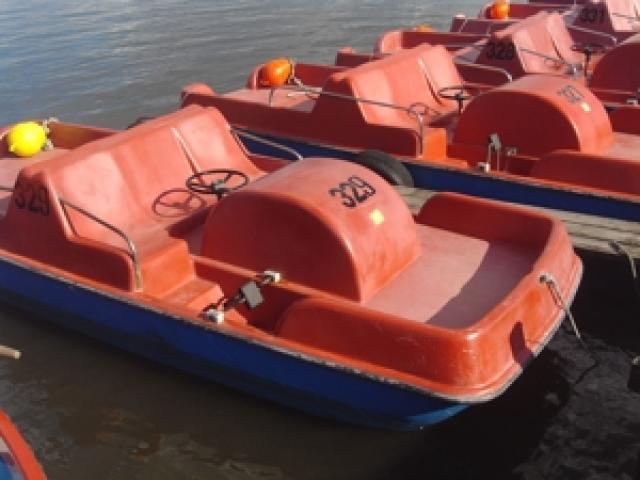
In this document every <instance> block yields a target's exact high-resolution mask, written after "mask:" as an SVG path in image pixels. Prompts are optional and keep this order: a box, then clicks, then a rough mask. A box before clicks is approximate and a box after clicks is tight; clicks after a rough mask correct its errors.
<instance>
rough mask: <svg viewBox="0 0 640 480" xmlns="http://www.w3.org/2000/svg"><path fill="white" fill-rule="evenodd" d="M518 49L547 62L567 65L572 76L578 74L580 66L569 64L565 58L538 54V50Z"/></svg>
mask: <svg viewBox="0 0 640 480" xmlns="http://www.w3.org/2000/svg"><path fill="white" fill-rule="evenodd" d="M516 48H517V49H518V50H520V51H521V52H525V53H530V54H531V55H537V56H538V57H541V58H544V59H545V60H550V61H552V62H556V63H559V64H561V65H566V66H567V67H569V69H570V70H571V72H570V73H571V74H572V75H576V74H577V73H578V67H579V65H575V64H573V63H571V62H567V61H566V60H565V59H564V58H560V57H553V56H551V55H547V54H546V53H542V52H538V51H536V50H531V49H529V48H524V47H516Z"/></svg>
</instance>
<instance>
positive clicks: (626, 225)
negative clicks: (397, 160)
mask: <svg viewBox="0 0 640 480" xmlns="http://www.w3.org/2000/svg"><path fill="white" fill-rule="evenodd" d="M396 189H397V191H398V192H399V193H400V195H401V196H402V197H403V198H404V200H405V202H407V205H408V206H409V209H410V210H411V211H412V212H413V213H414V214H415V213H417V212H418V211H419V210H420V209H421V208H422V206H423V205H424V203H425V202H427V201H428V200H429V198H431V197H432V196H433V195H435V194H436V193H437V192H434V191H431V190H423V189H418V188H408V187H396ZM514 205H515V204H514ZM517 205H518V206H520V207H523V208H531V209H533V210H537V211H542V212H545V213H547V214H550V215H553V216H556V217H558V218H560V219H561V220H562V221H563V222H564V224H565V225H566V227H567V231H568V232H569V235H571V239H572V241H573V245H574V247H575V248H576V249H578V250H584V251H588V252H596V253H599V254H605V255H615V256H618V255H620V253H619V252H617V251H616V250H615V249H614V248H613V247H612V246H611V242H615V243H617V244H618V245H620V246H621V247H622V248H623V249H624V250H625V251H626V252H628V253H629V254H630V255H631V256H632V257H633V258H634V259H639V258H640V222H630V221H626V220H617V219H614V218H608V217H600V216H597V215H588V214H583V213H575V212H568V211H564V210H555V209H550V208H542V207H533V206H529V205H520V204H517Z"/></svg>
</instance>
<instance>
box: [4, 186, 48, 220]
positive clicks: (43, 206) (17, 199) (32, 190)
mask: <svg viewBox="0 0 640 480" xmlns="http://www.w3.org/2000/svg"><path fill="white" fill-rule="evenodd" d="M13 203H15V205H16V207H18V208H20V209H26V210H27V211H29V212H33V213H39V214H40V215H45V216H46V215H49V211H50V208H49V194H48V193H47V189H46V188H45V187H44V186H42V185H39V186H37V187H34V186H33V185H31V184H30V183H27V184H23V183H22V182H17V183H16V186H15V188H14V190H13Z"/></svg>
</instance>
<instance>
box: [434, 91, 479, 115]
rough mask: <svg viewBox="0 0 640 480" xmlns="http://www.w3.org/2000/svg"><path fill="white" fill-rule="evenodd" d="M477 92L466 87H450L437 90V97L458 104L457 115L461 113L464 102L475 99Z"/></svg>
mask: <svg viewBox="0 0 640 480" xmlns="http://www.w3.org/2000/svg"><path fill="white" fill-rule="evenodd" d="M476 94H477V92H476V91H475V90H472V89H470V88H469V87H467V86H466V85H450V86H448V87H444V88H441V89H440V90H438V96H439V97H442V98H446V99H447V100H455V101H456V102H458V114H461V113H462V107H463V106H464V102H466V101H467V100H470V99H472V98H473V97H475V96H476Z"/></svg>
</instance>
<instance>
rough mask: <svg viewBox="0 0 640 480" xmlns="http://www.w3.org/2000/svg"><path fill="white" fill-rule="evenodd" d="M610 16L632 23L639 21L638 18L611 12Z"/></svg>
mask: <svg viewBox="0 0 640 480" xmlns="http://www.w3.org/2000/svg"><path fill="white" fill-rule="evenodd" d="M611 16H612V17H620V18H624V19H625V20H631V21H633V22H638V21H640V19H639V18H638V17H634V16H633V15H627V14H626V13H618V12H611Z"/></svg>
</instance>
